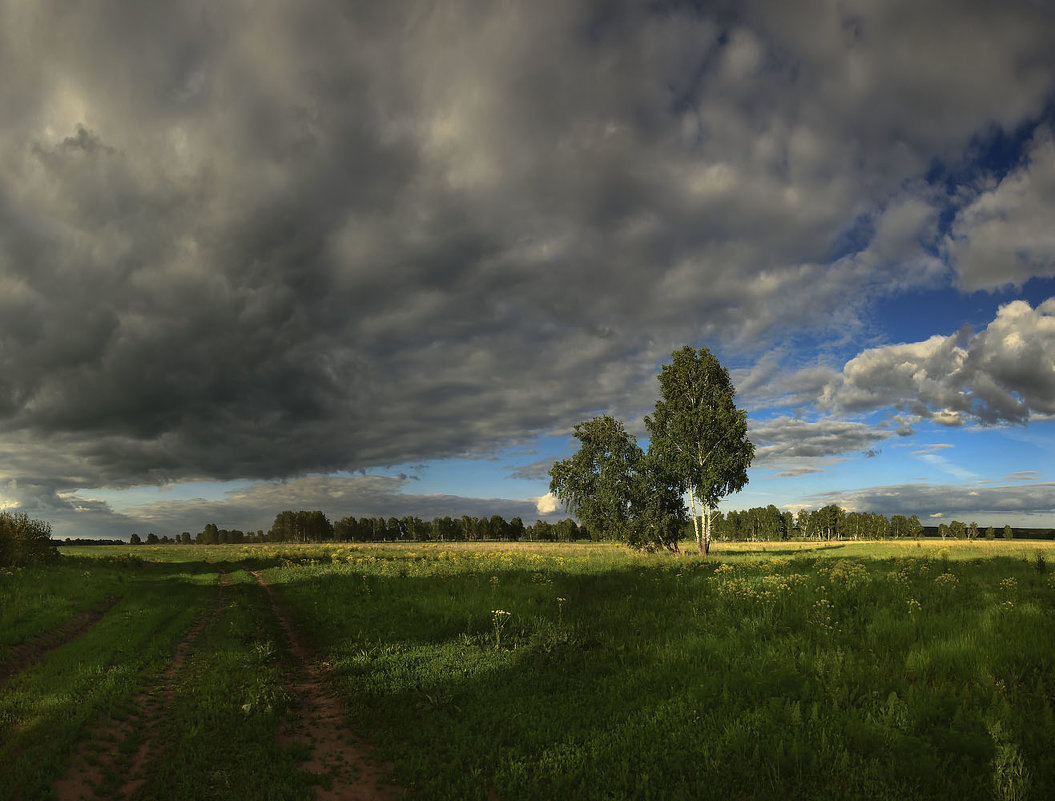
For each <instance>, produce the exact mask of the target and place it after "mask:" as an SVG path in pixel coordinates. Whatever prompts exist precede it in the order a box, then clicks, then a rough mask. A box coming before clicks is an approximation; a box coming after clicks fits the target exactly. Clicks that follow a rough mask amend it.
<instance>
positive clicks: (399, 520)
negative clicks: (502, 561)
mask: <svg viewBox="0 0 1055 801" xmlns="http://www.w3.org/2000/svg"><path fill="white" fill-rule="evenodd" d="M36 522H39V521H36ZM44 525H46V524H44ZM711 530H712V534H713V537H714V539H716V540H719V541H724V542H771V541H775V540H818V541H828V540H884V539H904V538H909V539H913V538H919V537H942V538H952V539H975V538H978V537H983V538H987V539H995V538H996V537H1003V538H1005V539H1011V538H1013V537H1014V536H1015V530H1014V529H1012V528H1011V526H1004V527H1003V529H1002V530H997V529H994V528H993V527H992V526H989V527H988V528H986V529H984V530H982V529H980V528H979V526H978V525H977V524H976V523H969V524H968V523H961V522H959V521H956V520H953V521H950V522H949V523H948V524H946V523H942V524H941V525H940V526H938V527H932V526H923V525H922V524H921V523H920V520H919V517H918V516H917V515H911V516H905V515H893V516H892V517H889V518H888V517H886V516H884V515H881V514H877V513H875V512H848V511H846V510H845V509H843V508H842V507H840V506H838V505H836V504H829V505H828V506H824V507H821V508H820V509H804V510H802V511H800V512H799V513H798V514H797V515H796V514H793V513H792V512H787V511H785V512H782V511H780V510H779V509H778V508H777V507H776V506H774V505H772V504H770V505H769V506H759V507H755V508H752V509H744V510H742V511H741V510H730V511H728V512H725V513H722V512H717V511H714V512H712V516H711ZM49 531H50V529H49ZM694 536H695V531H694V529H693V526H692V523H691V521H684V522H683V523H682V524H681V527H680V531H679V538H680V539H681V540H688V539H690V538H692V537H694ZM1019 536H1029V537H1031V538H1035V539H1051V538H1053V532H1051V531H1047V530H1041V529H1028V530H1027V529H1023V530H1021V533H1020V534H1019ZM604 539H606V537H604V536H602V535H601V534H600V532H598V530H596V529H592V530H591V529H589V528H587V527H586V526H583V525H580V524H578V523H576V521H575V520H573V519H571V518H566V519H564V520H560V521H558V522H556V523H549V522H546V521H545V520H537V521H535V523H533V524H532V525H525V524H524V521H523V520H522V519H521V518H519V517H514V518H513V519H512V520H508V521H507V520H506V519H505V518H503V517H501V516H500V515H492V516H491V517H472V516H470V515H463V516H461V517H436V518H433V519H432V520H422V519H421V518H420V517H414V516H411V515H404V516H402V517H360V518H355V517H343V518H341V519H340V520H337V521H336V522H331V521H330V519H329V518H328V517H326V515H325V514H324V513H323V512H321V511H319V510H314V511H306V510H301V511H297V512H294V511H291V510H287V511H283V512H279V513H278V514H277V515H276V516H275V521H274V523H272V525H271V528H270V529H268V530H267V531H264V530H263V529H260V530H257V531H241V530H239V529H223V528H218V527H217V526H216V524H215V523H209V524H208V525H206V526H205V528H204V529H202V531H200V532H198V533H197V534H195V535H191V534H190V532H187V531H184V532H183V533H182V534H180V535H178V536H175V537H168V536H162V537H158V536H157V535H156V534H153V533H151V534H147V536H146V538H145V539H144V538H142V537H140V536H139V535H138V534H133V535H132V537H131V540H130V541H131V543H132V544H133V545H141V544H146V545H164V544H183V545H190V544H192V543H197V544H200V545H222V544H235V545H237V544H242V543H260V542H483V541H488V540H490V541H505V542H573V541H576V540H597V541H600V540H604ZM607 539H612V538H611V537H609V538H607ZM100 542H114V543H120V542H121V541H120V540H80V541H70V540H67V544H77V543H83V544H89V543H90V544H98V543H100ZM0 564H2V563H0Z"/></svg>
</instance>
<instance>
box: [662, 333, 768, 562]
mask: <svg viewBox="0 0 1055 801" xmlns="http://www.w3.org/2000/svg"><path fill="white" fill-rule="evenodd" d="M671 357H672V360H671V363H670V364H665V365H663V367H662V369H661V370H660V373H659V388H660V395H661V397H660V399H659V400H658V401H656V409H655V411H654V412H653V413H652V415H651V416H647V417H645V427H646V428H647V429H648V433H649V436H650V437H651V443H650V445H649V449H650V451H652V452H653V453H654V454H655V457H656V458H657V459H658V460H660V461H661V462H662V463H664V464H665V465H666V466H667V469H668V470H670V471H671V472H672V473H673V474H675V475H676V476H678V478H679V479H680V480H681V481H682V482H683V486H685V487H686V488H687V489H688V492H689V501H690V503H691V505H692V520H693V530H694V532H695V534H696V543H697V547H698V548H699V551H700V553H701V554H704V555H706V553H707V551H708V549H709V548H710V539H711V515H712V512H713V510H714V508H715V507H716V506H717V505H718V503H719V501H720V500H721V499H722V498H724V497H725V496H726V495H728V494H729V493H731V492H738V491H740V490H741V489H743V487H744V486H745V485H746V484H747V468H748V467H749V466H750V464H751V460H752V458H754V454H755V446H754V445H752V444H751V441H750V440H749V439H748V438H747V412H746V411H744V410H743V409H738V408H736V404H735V403H734V398H735V396H736V389H735V388H734V387H733V382H732V380H731V379H730V378H729V371H728V370H726V369H725V368H724V367H722V365H721V363H720V362H719V361H718V359H717V358H716V357H715V356H714V354H712V353H711V352H710V351H709V350H708V349H707V348H700V349H699V350H696V349H695V348H691V347H689V346H688V345H686V346H685V347H684V348H682V349H681V350H678V351H675V352H674V353H672V354H671ZM697 500H698V501H699V502H700V504H701V506H702V511H703V515H702V518H701V517H699V516H697V514H696V502H697Z"/></svg>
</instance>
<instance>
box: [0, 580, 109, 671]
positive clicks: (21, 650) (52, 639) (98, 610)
mask: <svg viewBox="0 0 1055 801" xmlns="http://www.w3.org/2000/svg"><path fill="white" fill-rule="evenodd" d="M119 600H120V598H107V599H106V600H105V601H100V602H99V603H97V604H96V605H95V606H93V607H92V608H91V609H87V610H85V611H84V612H81V613H80V614H77V615H74V616H73V617H71V618H70V619H69V620H67V621H66V622H65V623H63V624H62V625H61V626H59V627H58V628H54V629H51V630H50V631H45V632H43V633H42V634H39V635H37V636H36V637H34V638H33V639H32V640H29V641H28V642H24V643H20V644H19V645H16V646H14V647H12V648H11V649H9V651H8V656H7V659H6V660H4V663H3V664H0V684H3V683H4V682H5V681H7V679H8V678H10V677H11V676H13V675H15V674H16V673H19V672H21V671H23V670H25V669H26V668H28V667H30V666H31V665H34V664H36V663H37V662H39V661H40V660H41V659H43V658H44V657H45V656H47V655H48V654H49V653H51V652H52V651H54V650H56V649H58V648H61V647H62V646H63V645H65V644H66V643H68V642H72V641H73V640H75V639H77V638H78V637H80V636H81V635H82V634H84V632H86V631H87V630H88V629H90V628H91V627H92V626H94V625H95V624H96V623H98V622H99V621H100V620H102V619H103V616H104V615H105V614H106V613H107V612H109V611H110V610H111V609H112V608H113V606H114V604H116V603H117V602H118V601H119Z"/></svg>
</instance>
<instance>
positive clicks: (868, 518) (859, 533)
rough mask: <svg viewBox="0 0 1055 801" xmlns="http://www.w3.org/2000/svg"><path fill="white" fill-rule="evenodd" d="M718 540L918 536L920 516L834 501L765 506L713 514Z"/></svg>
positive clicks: (754, 540)
mask: <svg viewBox="0 0 1055 801" xmlns="http://www.w3.org/2000/svg"><path fill="white" fill-rule="evenodd" d="M712 525H713V526H714V529H715V534H716V537H717V538H718V539H721V540H726V541H733V542H738V541H747V542H761V541H769V540H789V539H802V540H844V539H851V540H885V539H900V538H903V537H919V536H921V535H922V534H923V532H924V528H923V526H922V525H921V524H920V522H919V517H917V516H916V515H912V516H911V517H905V516H904V515H894V516H893V517H890V518H887V517H885V516H883V515H881V514H876V513H875V512H847V511H846V510H845V509H843V508H842V507H840V506H838V505H837V504H829V505H828V506H824V507H822V508H820V509H803V510H802V511H800V512H799V513H798V515H797V516H796V515H793V514H792V513H791V512H781V511H780V510H779V509H777V507H775V506H773V505H772V504H770V505H769V506H765V507H761V506H760V507H756V508H753V509H745V510H743V511H735V510H734V511H730V512H727V513H725V514H722V513H720V512H718V513H715V519H714V521H713V522H712Z"/></svg>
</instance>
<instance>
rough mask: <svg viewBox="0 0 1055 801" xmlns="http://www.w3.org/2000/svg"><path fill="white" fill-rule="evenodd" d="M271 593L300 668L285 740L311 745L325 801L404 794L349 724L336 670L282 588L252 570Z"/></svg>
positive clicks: (380, 799)
mask: <svg viewBox="0 0 1055 801" xmlns="http://www.w3.org/2000/svg"><path fill="white" fill-rule="evenodd" d="M250 572H251V573H252V574H253V576H254V577H255V578H256V580H257V582H259V583H260V586H261V587H263V588H264V590H265V591H266V592H267V595H268V599H269V600H270V602H271V608H272V610H273V611H274V613H275V617H276V618H278V621H279V623H280V624H281V626H282V630H283V631H284V632H285V634H286V639H287V640H288V641H289V648H290V652H291V653H292V654H293V656H294V657H295V658H296V660H297V667H296V668H295V669H294V671H292V673H291V674H290V676H289V679H288V680H289V686H288V688H287V689H288V690H289V692H290V694H291V696H292V697H293V698H294V699H296V701H297V708H298V712H299V715H298V718H297V720H296V721H295V722H294V724H293V725H292V727H291V729H290V731H289V732H285V733H280V734H279V741H280V742H283V743H291V742H296V743H301V744H303V745H306V746H307V747H308V748H309V749H310V756H309V757H308V759H307V760H306V761H305V762H304V763H303V765H302V767H303V769H304V770H306V771H308V772H309V773H312V774H315V775H316V776H318V777H319V784H318V786H317V787H316V797H317V798H318V799H319V800H320V801H390V800H394V799H398V798H401V797H402V795H403V790H402V788H399V787H397V786H395V785H393V784H390V783H388V782H387V780H386V776H387V775H388V774H389V773H390V772H391V765H386V764H382V763H379V762H378V761H377V760H376V759H375V758H374V757H373V755H372V754H371V752H370V749H369V748H368V747H367V746H366V744H364V743H362V742H361V741H359V740H358V739H357V738H356V737H355V735H354V734H353V732H352V731H351V730H350V729H349V728H348V726H347V724H346V723H345V714H344V709H343V707H342V706H341V702H340V700H339V699H338V698H337V697H336V695H334V693H333V690H332V684H333V677H332V669H331V667H330V665H329V664H327V663H326V662H323V661H320V660H318V659H316V658H315V657H314V656H313V655H312V653H311V649H310V648H309V647H308V646H307V643H305V642H304V639H303V638H302V637H301V636H300V635H299V634H298V632H297V630H296V628H295V627H294V625H293V623H292V621H291V620H290V617H289V615H287V614H286V612H285V611H284V610H283V608H282V604H281V602H280V600H279V598H278V595H277V593H276V592H275V590H274V589H273V588H272V587H271V585H270V584H268V582H267V580H266V579H265V578H264V577H263V576H261V575H260V574H259V573H256V572H254V571H250Z"/></svg>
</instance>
